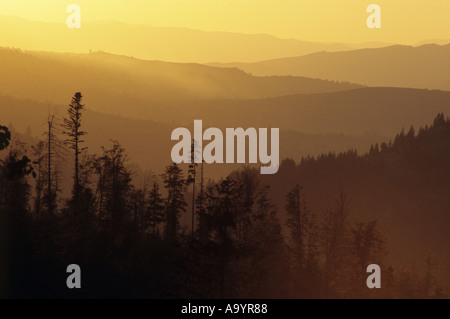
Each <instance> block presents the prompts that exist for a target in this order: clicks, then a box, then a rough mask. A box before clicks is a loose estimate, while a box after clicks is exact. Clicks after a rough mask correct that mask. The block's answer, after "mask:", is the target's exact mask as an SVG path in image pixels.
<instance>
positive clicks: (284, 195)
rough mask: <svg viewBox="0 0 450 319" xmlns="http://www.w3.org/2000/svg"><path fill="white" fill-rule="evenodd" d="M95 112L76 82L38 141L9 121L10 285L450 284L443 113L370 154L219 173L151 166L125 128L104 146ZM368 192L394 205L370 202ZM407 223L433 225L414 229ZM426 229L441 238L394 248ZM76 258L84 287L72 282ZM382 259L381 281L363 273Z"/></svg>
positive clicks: (442, 294) (183, 293)
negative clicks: (97, 137) (87, 124)
mask: <svg viewBox="0 0 450 319" xmlns="http://www.w3.org/2000/svg"><path fill="white" fill-rule="evenodd" d="M43 116H45V114H43ZM84 116H86V114H85V105H84V102H83V96H82V95H81V93H76V94H75V95H74V96H73V97H72V100H71V103H70V105H69V107H68V110H67V112H66V113H65V114H63V115H62V116H61V117H60V118H57V117H55V116H48V121H47V122H48V123H47V124H48V125H47V129H46V131H45V132H42V133H43V134H42V135H41V136H42V138H41V140H39V141H38V142H37V143H34V144H26V143H22V142H20V140H19V138H18V137H17V136H15V134H14V131H13V130H12V129H11V128H10V127H7V126H5V123H0V124H2V125H0V159H1V161H0V228H1V229H0V236H1V237H0V256H1V258H2V259H3V261H5V262H3V263H1V267H3V269H0V276H1V277H0V296H1V297H10V298H30V297H31V298H37V297H39V298H80V297H81V298H99V297H106V298H449V297H450V273H449V269H450V238H449V237H448V234H447V233H448V232H446V231H445V230H446V229H448V225H449V222H450V211H449V207H450V201H449V199H450V196H449V195H450V170H449V169H448V167H449V164H450V120H449V119H448V118H446V117H445V116H444V114H442V113H440V114H437V116H436V117H435V119H434V121H433V119H430V123H431V125H429V126H426V127H421V128H413V127H411V128H410V129H409V130H406V131H405V130H402V128H399V133H398V134H397V135H396V136H395V137H394V138H393V140H392V141H386V142H385V143H381V144H375V145H373V146H372V147H371V148H370V151H369V152H368V153H366V154H358V153H357V152H356V151H354V150H349V151H347V152H343V153H338V154H336V153H328V154H323V155H319V156H316V157H307V158H303V159H302V160H301V161H300V162H295V161H293V160H291V159H285V160H284V161H283V162H282V163H281V165H280V169H279V171H278V173H277V174H275V175H273V176H263V175H260V174H259V169H258V168H255V167H249V166H243V167H241V168H240V169H237V170H235V171H233V172H232V173H231V174H229V175H228V176H226V177H224V178H222V179H220V180H213V179H211V178H210V177H209V176H208V174H207V172H208V169H207V166H208V164H206V163H199V164H190V165H187V164H183V165H177V164H174V163H170V162H168V163H167V166H166V168H165V170H164V171H161V172H156V173H153V174H145V176H141V175H142V174H140V173H139V172H136V171H135V170H134V169H133V163H131V162H130V160H129V158H128V155H127V150H126V149H124V148H123V147H122V146H121V144H120V141H117V140H113V141H105V146H104V147H103V148H102V150H101V152H99V153H91V152H90V149H88V148H86V140H88V139H89V132H88V131H85V128H84V126H83V119H84ZM0 120H1V119H0ZM431 121H433V122H431ZM193 149H194V148H193ZM192 156H194V151H193V154H192ZM66 171H67V172H70V187H69V189H66V188H67V185H66V183H64V182H63V175H64V172H66ZM137 181H139V182H137ZM318 202H321V203H325V205H324V206H320V207H319V206H318V205H317V203H318ZM363 203H366V204H365V205H370V207H371V208H373V209H374V210H376V211H378V212H385V214H384V215H383V214H378V215H376V214H362V213H361V212H362V211H363V210H364V209H365V208H364V207H365V206H364V204H363ZM413 206H414V209H412V208H411V207H413ZM324 207H326V208H324ZM409 208H411V209H409ZM409 224H414V225H423V228H422V229H417V232H416V233H415V234H403V233H402V229H403V228H402V227H400V226H401V225H405V228H407V229H413V230H414V229H415V228H414V227H412V226H411V227H409V226H408V225H409ZM427 225H428V226H429V225H433V226H434V228H430V229H427V228H426V227H428V226H427ZM407 226H408V227H409V228H408V227H407ZM431 233H436V234H437V235H436V236H434V237H432V236H429V235H430V234H431ZM405 238H406V239H405ZM411 238H415V240H412V239H411ZM425 242H428V245H427V246H426V247H428V248H429V247H435V248H436V249H435V250H429V251H428V253H426V254H422V253H418V254H417V255H416V258H415V259H414V260H413V261H411V260H408V259H406V260H401V259H399V258H397V259H396V256H399V255H401V251H402V250H405V251H409V252H411V251H414V250H415V249H417V251H419V250H420V251H423V250H424V249H423V247H422V246H421V245H422V244H424V243H425ZM69 264H78V265H80V267H81V269H82V278H83V279H82V285H83V289H74V290H69V289H67V287H66V278H67V273H66V267H67V265H69ZM370 264H378V265H380V267H381V269H382V289H368V288H367V286H366V279H367V276H368V275H369V274H368V273H367V272H366V267H367V266H368V265H370Z"/></svg>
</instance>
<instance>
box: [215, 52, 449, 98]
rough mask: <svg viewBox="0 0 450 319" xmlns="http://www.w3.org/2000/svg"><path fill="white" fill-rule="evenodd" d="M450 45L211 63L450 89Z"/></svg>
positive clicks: (267, 71)
mask: <svg viewBox="0 0 450 319" xmlns="http://www.w3.org/2000/svg"><path fill="white" fill-rule="evenodd" d="M449 57H450V44H446V45H436V44H427V45H422V46H418V47H412V46H401V45H394V46H389V47H384V48H373V49H360V50H353V51H342V52H318V53H313V54H309V55H304V56H297V57H289V58H280V59H274V60H267V61H262V62H257V63H226V64H219V63H215V64H210V65H213V66H222V67H236V68H239V69H241V70H244V71H246V72H249V73H251V74H253V75H258V76H263V75H265V76H267V75H292V76H306V77H312V78H320V79H327V80H335V81H350V82H354V83H360V84H363V85H368V86H395V87H410V88H422V89H439V90H450V76H449V74H450V59H449Z"/></svg>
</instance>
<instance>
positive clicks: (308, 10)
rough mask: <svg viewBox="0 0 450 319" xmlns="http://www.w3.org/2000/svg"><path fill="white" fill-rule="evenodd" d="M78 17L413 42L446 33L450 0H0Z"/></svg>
mask: <svg viewBox="0 0 450 319" xmlns="http://www.w3.org/2000/svg"><path fill="white" fill-rule="evenodd" d="M71 3H76V4H79V5H80V6H81V10H82V21H85V22H88V21H93V20H116V21H123V22H133V23H138V24H142V23H147V24H151V25H154V26H179V27H188V28H195V29H201V30H208V31H212V30H220V31H232V32H242V33H267V34H272V35H275V36H278V37H282V38H297V39H301V40H310V41H328V42H366V41H369V42H370V41H381V42H397V43H416V42H419V41H422V40H425V39H450V0H373V1H366V0H0V15H15V16H20V17H24V18H28V19H32V20H39V21H52V22H61V23H65V20H66V18H67V16H68V14H67V13H66V7H67V5H68V4H71ZM370 3H376V4H379V5H380V6H381V18H382V28H381V29H368V28H367V27H366V19H367V17H368V15H369V14H368V13H366V8H367V6H368V5H369V4H370Z"/></svg>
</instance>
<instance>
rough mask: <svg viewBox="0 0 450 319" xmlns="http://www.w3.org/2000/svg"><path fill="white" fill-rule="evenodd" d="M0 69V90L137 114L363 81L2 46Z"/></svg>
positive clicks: (331, 89)
mask: <svg viewBox="0 0 450 319" xmlns="http://www.w3.org/2000/svg"><path fill="white" fill-rule="evenodd" d="M0 70H1V72H0V94H7V95H10V96H14V97H17V98H19V99H32V100H36V101H41V102H48V103H55V104H67V103H68V102H70V98H71V96H73V94H74V93H75V92H76V91H81V92H82V93H83V94H84V95H85V97H86V100H85V101H86V103H87V104H88V105H89V107H90V108H92V109H94V110H97V111H102V112H105V113H113V114H122V115H124V116H128V117H137V118H142V117H145V118H154V117H155V114H154V112H155V111H156V110H157V109H161V108H162V107H163V106H164V105H166V104H168V103H169V102H171V103H172V104H177V105H182V104H183V103H185V102H186V101H197V100H206V99H208V100H211V99H259V98H267V97H274V96H282V95H291V94H299V93H321V92H335V91H340V90H348V89H352V88H358V87H361V86H359V85H355V84H349V83H336V82H332V81H323V80H317V79H309V78H305V77H291V76H285V77H280V76H270V77H255V76H251V75H249V74H247V73H245V72H243V71H241V70H238V69H232V68H227V69H224V68H216V67H210V66H205V65H201V64H193V63H191V64H187V63H171V62H161V61H145V60H139V59H135V58H130V57H124V56H117V55H112V54H107V53H101V52H100V53H92V54H72V53H46V52H32V51H21V50H18V49H8V48H0Z"/></svg>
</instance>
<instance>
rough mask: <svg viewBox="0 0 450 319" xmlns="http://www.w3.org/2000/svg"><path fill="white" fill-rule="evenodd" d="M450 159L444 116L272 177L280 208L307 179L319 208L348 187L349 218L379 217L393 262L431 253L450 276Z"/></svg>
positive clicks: (308, 194) (310, 198)
mask: <svg viewBox="0 0 450 319" xmlns="http://www.w3.org/2000/svg"><path fill="white" fill-rule="evenodd" d="M449 165H450V120H449V119H445V118H444V115H443V114H440V115H438V116H437V117H436V118H435V119H434V122H433V124H432V125H431V126H427V127H423V128H420V129H417V128H416V129H414V128H410V129H407V130H405V131H402V132H401V133H399V134H397V136H396V137H395V138H394V139H393V141H391V142H389V143H382V144H381V145H378V144H377V145H373V146H372V147H371V150H370V152H369V153H367V154H364V155H358V154H357V153H356V152H355V151H351V150H350V151H347V152H344V153H339V154H335V153H329V154H324V155H321V156H318V157H316V158H304V159H303V160H302V161H301V162H300V163H298V164H296V163H295V162H294V161H293V160H285V161H283V162H282V163H281V165H280V169H279V171H278V173H277V174H276V175H274V176H269V177H267V178H268V179H269V180H270V182H269V184H270V185H271V186H272V190H273V192H274V198H277V199H278V200H277V202H278V203H279V205H280V206H283V205H284V204H283V201H284V200H285V194H286V193H287V192H288V191H289V189H290V188H292V187H293V186H294V185H295V184H300V185H302V186H303V189H304V194H305V201H306V203H307V206H308V207H309V208H310V209H311V210H312V211H314V212H316V213H318V214H321V212H324V211H328V210H329V209H330V207H332V206H333V201H334V199H335V198H336V197H338V195H339V194H340V193H341V192H343V193H344V194H346V195H347V196H348V198H349V199H350V201H349V202H350V203H349V205H348V213H349V218H350V219H352V220H366V221H367V220H371V219H378V220H379V221H380V223H381V225H382V228H384V229H385V230H386V236H387V238H388V242H389V248H388V259H389V260H391V261H393V262H394V263H395V264H403V265H406V264H410V265H411V263H414V262H416V263H417V265H418V264H420V262H419V260H421V259H422V260H423V256H425V255H426V254H430V255H431V256H433V258H435V262H436V263H437V264H438V266H436V270H437V268H439V269H440V271H441V272H442V273H443V274H445V273H446V275H448V271H447V270H448V268H449V266H450V254H449V249H450V233H449V232H448V229H449V226H450V170H449ZM417 265H416V266H417ZM422 266H423V265H422ZM417 267H418V266H417ZM447 280H448V277H447Z"/></svg>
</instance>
